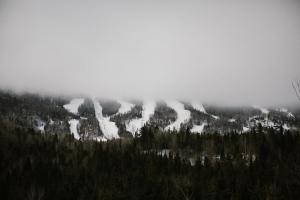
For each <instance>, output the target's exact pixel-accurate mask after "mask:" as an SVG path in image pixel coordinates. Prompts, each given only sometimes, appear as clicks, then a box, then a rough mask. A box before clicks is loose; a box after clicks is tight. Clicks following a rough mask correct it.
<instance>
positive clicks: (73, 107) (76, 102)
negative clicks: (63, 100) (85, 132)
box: [64, 98, 84, 115]
mask: <svg viewBox="0 0 300 200" xmlns="http://www.w3.org/2000/svg"><path fill="white" fill-rule="evenodd" d="M83 102H84V99H83V98H78V99H73V100H71V102H70V103H69V104H66V105H64V108H65V109H66V110H67V111H69V112H70V113H73V114H75V115H77V114H78V108H79V106H80V105H81V104H83Z"/></svg>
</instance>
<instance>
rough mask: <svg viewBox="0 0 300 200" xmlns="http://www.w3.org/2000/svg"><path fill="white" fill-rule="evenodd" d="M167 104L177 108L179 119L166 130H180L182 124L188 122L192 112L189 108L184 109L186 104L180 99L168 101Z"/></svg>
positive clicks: (174, 108)
mask: <svg viewBox="0 0 300 200" xmlns="http://www.w3.org/2000/svg"><path fill="white" fill-rule="evenodd" d="M166 104H167V106H168V107H170V108H172V109H173V110H175V112H176V113H177V119H176V120H175V122H173V123H172V124H170V125H169V126H167V127H166V128H165V129H166V130H173V129H175V130H177V131H179V130H180V125H181V124H184V123H186V122H188V121H189V120H190V118H191V112H190V111H189V110H185V109H184V105H183V104H182V103H180V102H179V101H166Z"/></svg>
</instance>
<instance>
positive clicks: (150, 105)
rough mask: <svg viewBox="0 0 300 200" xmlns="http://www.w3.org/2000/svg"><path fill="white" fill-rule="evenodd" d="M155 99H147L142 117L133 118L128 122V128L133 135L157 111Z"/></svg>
mask: <svg viewBox="0 0 300 200" xmlns="http://www.w3.org/2000/svg"><path fill="white" fill-rule="evenodd" d="M155 107H156V103H155V101H145V102H144V104H143V111H142V118H139V119H132V120H130V121H129V123H127V124H126V130H127V131H128V132H130V133H131V134H132V135H133V136H135V134H136V133H137V132H139V131H140V129H141V128H142V127H143V126H144V125H145V124H146V123H147V122H148V121H149V120H150V117H151V116H152V115H153V114H154V112H155Z"/></svg>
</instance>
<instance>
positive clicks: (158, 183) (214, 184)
mask: <svg viewBox="0 0 300 200" xmlns="http://www.w3.org/2000/svg"><path fill="white" fill-rule="evenodd" d="M162 150H164V151H166V150H168V153H164V154H163V153H162ZM191 158H193V160H194V162H191ZM299 196H300V135H299V133H294V132H283V130H281V131H280V130H279V131H275V130H273V129H270V130H269V131H268V132H263V131H262V130H261V129H260V128H258V129H257V130H252V132H251V133H247V134H238V133H235V132H232V133H228V134H225V135H219V134H217V133H215V134H203V135H201V136H200V135H194V134H191V133H190V132H189V130H182V131H180V132H179V133H177V132H167V133H163V132H160V131H159V129H158V128H155V127H145V128H143V129H142V131H141V136H140V137H139V138H135V139H123V140H115V141H110V142H107V143H99V142H93V141H76V140H74V138H73V137H72V136H71V135H69V134H59V135H49V134H38V133H34V131H32V130H30V129H29V130H21V129H16V128H14V126H13V125H7V124H5V125H4V124H0V199H22V200H24V199H45V200H53V199H55V200H59V199H72V200H75V199H83V200H87V199H101V200H106V199H124V200H125V199H126V200H127V199H143V200H145V199H154V200H158V199H170V200H171V199H172V200H174V199H205V200H207V199H299Z"/></svg>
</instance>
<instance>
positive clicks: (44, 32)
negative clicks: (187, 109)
mask: <svg viewBox="0 0 300 200" xmlns="http://www.w3.org/2000/svg"><path fill="white" fill-rule="evenodd" d="M296 78H298V79H300V1H298V0H259V1H258V0H249V1H246V0H239V1H238V0H236V1H235V0H227V1H222V0H220V1H217V0H207V1H189V0H182V1H167V0H162V1H156V0H153V1H144V0H136V1H128V0H123V1H91V0H87V1H82V0H81V1H79V0H78V1H76V0H75V1H69V0H48V1H47V0H44V1H42V0H36V1H34V0H26V1H23V0H19V1H16V0H0V87H1V88H12V89H15V90H17V91H24V90H25V91H31V92H49V93H57V94H74V93H84V94H88V95H96V96H100V97H120V96H125V97H135V98H142V97H147V98H149V97H153V98H180V99H199V100H202V101H205V102H212V103H224V104H261V105H274V104H291V103H295V102H296V101H297V99H296V96H295V94H294V93H293V90H292V87H291V80H293V79H296Z"/></svg>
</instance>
